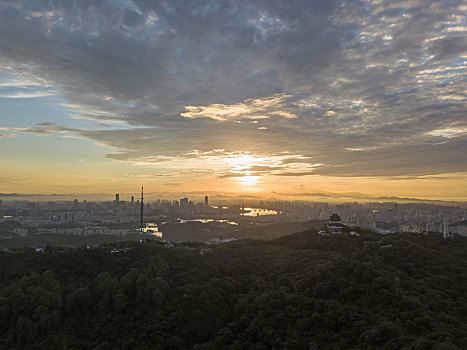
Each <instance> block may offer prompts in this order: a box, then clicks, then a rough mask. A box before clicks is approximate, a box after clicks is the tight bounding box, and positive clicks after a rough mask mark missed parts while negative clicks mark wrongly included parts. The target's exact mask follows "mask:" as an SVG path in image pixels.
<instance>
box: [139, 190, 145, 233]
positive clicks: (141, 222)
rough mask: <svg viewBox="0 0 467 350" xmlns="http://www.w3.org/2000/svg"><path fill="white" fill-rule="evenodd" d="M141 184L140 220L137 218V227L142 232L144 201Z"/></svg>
mask: <svg viewBox="0 0 467 350" xmlns="http://www.w3.org/2000/svg"><path fill="white" fill-rule="evenodd" d="M143 198H144V197H143V186H141V210H140V214H141V216H140V220H139V227H140V229H141V233H143V212H144V203H143Z"/></svg>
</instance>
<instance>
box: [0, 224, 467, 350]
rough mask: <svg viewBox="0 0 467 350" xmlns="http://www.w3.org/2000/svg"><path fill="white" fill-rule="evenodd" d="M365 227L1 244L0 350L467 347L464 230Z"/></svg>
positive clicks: (466, 246) (466, 272) (466, 285)
mask: <svg viewBox="0 0 467 350" xmlns="http://www.w3.org/2000/svg"><path fill="white" fill-rule="evenodd" d="M361 234H362V235H361V236H360V237H353V236H347V235H342V236H319V235H318V234H317V233H316V232H314V231H308V232H302V233H298V234H294V235H291V236H287V237H281V238H279V239H276V240H273V241H255V240H242V241H236V242H232V243H229V244H222V245H218V246H214V247H212V251H209V250H206V249H205V250H203V252H205V253H206V254H204V255H203V256H201V255H200V250H201V249H202V248H203V247H204V246H202V245H197V244H194V243H192V244H179V245H176V246H175V248H170V249H169V248H166V247H164V246H163V245H162V244H161V243H159V242H157V241H151V242H149V243H148V244H146V245H138V244H136V243H131V242H127V243H118V244H119V246H118V247H120V248H123V247H127V248H130V249H128V250H127V251H126V252H120V253H115V254H111V253H110V250H111V247H110V246H107V247H103V248H99V249H90V250H85V249H72V250H66V251H64V250H63V249H62V250H59V249H53V248H48V249H47V250H46V252H45V253H43V254H42V253H34V252H32V251H28V250H21V251H14V252H8V253H2V254H0V347H1V348H5V349H15V348H26V349H112V348H119V349H430V348H431V349H467V319H466V315H467V301H466V297H467V254H466V252H467V239H464V238H462V237H456V238H454V239H449V240H443V239H442V237H441V236H440V235H439V234H428V235H417V234H399V235H391V236H384V237H383V236H378V235H376V234H373V233H370V232H361ZM115 247H117V246H115Z"/></svg>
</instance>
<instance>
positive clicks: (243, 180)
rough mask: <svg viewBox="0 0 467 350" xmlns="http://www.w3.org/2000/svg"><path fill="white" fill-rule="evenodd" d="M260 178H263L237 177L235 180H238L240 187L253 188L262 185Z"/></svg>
mask: <svg viewBox="0 0 467 350" xmlns="http://www.w3.org/2000/svg"><path fill="white" fill-rule="evenodd" d="M260 178H261V176H242V177H235V178H234V179H235V180H237V182H238V183H239V184H240V185H243V186H246V187H251V186H255V185H258V184H260V183H261V180H260Z"/></svg>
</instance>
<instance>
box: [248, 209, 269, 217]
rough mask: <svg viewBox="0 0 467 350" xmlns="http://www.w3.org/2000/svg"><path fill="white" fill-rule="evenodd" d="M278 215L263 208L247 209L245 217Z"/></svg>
mask: <svg viewBox="0 0 467 350" xmlns="http://www.w3.org/2000/svg"><path fill="white" fill-rule="evenodd" d="M263 215H277V211H275V210H269V209H261V208H245V210H244V212H243V216H263Z"/></svg>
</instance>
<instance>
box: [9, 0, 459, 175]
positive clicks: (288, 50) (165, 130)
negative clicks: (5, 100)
mask: <svg viewBox="0 0 467 350" xmlns="http://www.w3.org/2000/svg"><path fill="white" fill-rule="evenodd" d="M463 6H464V5H462V1H457V0H453V1H443V2H439V1H436V2H428V3H426V2H421V1H389V0H381V1H377V2H360V1H332V0H331V1H313V2H310V1H295V2H294V3H293V4H291V3H288V2H277V1H276V2H274V1H268V2H266V1H259V0H258V1H255V0H253V1H248V2H244V3H238V2H233V1H226V2H210V1H196V2H194V1H182V0H176V1H170V2H163V1H156V2H154V1H145V0H138V1H134V2H131V1H125V2H119V1H110V0H109V1H107V0H103V1H86V2H81V1H77V0H67V1H60V0H54V1H51V2H44V3H37V2H36V1H33V0H29V1H28V0H25V1H22V2H21V3H19V2H7V3H5V2H3V3H1V4H0V42H1V43H2V45H0V66H1V67H3V68H2V71H3V73H2V74H8V79H4V80H0V86H3V85H1V84H4V87H5V88H8V89H12V88H17V89H18V91H16V90H15V91H14V93H15V94H17V95H18V96H20V95H22V97H26V96H27V94H28V92H29V93H30V97H33V96H32V95H34V94H41V93H42V94H47V93H52V92H51V91H53V93H56V94H58V95H59V96H60V97H61V98H63V99H65V100H67V102H66V104H65V107H66V108H68V109H69V116H68V117H71V118H73V119H79V120H80V121H83V122H85V121H89V122H97V124H94V125H93V127H92V128H89V129H86V128H84V127H82V128H79V129H77V128H70V127H68V126H67V125H68V122H69V120H63V123H58V122H57V123H55V124H51V123H40V124H38V125H35V126H30V127H29V128H21V130H19V131H21V132H26V133H35V134H41V135H50V134H52V133H62V134H64V135H68V136H75V137H81V138H86V139H90V140H94V141H97V142H99V143H100V144H103V145H106V146H108V147H112V148H114V149H115V151H113V152H112V153H110V154H108V155H107V157H108V158H110V159H114V160H118V161H129V162H137V163H138V164H140V165H141V166H147V164H161V163H162V164H165V165H167V166H168V167H169V168H170V169H171V170H172V171H176V167H177V166H178V167H180V168H179V169H183V168H184V166H186V164H189V166H190V168H191V169H203V167H208V168H209V167H210V165H208V161H209V162H211V163H212V164H214V170H213V171H214V172H217V174H219V176H222V174H229V172H228V171H225V167H226V166H227V165H226V164H227V163H226V159H228V157H229V156H232V155H237V158H238V156H239V155H240V154H243V155H246V154H248V155H250V156H251V155H253V156H255V157H256V158H255V157H253V158H255V159H256V160H257V161H258V160H260V159H263V158H270V159H273V160H274V161H277V162H279V159H280V157H282V156H283V155H284V153H283V152H288V155H294V158H293V157H289V158H287V157H285V158H284V159H281V160H280V162H279V164H263V163H261V161H260V163H261V164H259V165H258V166H271V167H277V166H279V165H282V166H283V169H282V168H281V169H263V170H262V171H259V170H258V174H261V175H278V176H279V175H282V176H304V175H308V174H319V175H323V176H381V177H383V176H423V175H427V174H428V175H433V174H441V173H444V172H462V171H466V170H467V169H466V165H465V164H467V158H466V157H467V154H466V152H465V151H464V150H465V149H466V145H467V135H466V133H465V128H466V127H467V121H466V120H465V111H466V103H467V102H466V93H465V78H466V74H467V66H466V59H467V43H466V41H467V38H466V36H465V35H463V34H464V33H465V32H464V30H465V29H464V28H465V20H464V19H465V11H466V9H465V6H464V7H463ZM8 84H9V85H8ZM40 89H47V90H44V91H42V90H40ZM39 90H40V91H39ZM2 91H3V90H2ZM10 92H11V91H10ZM10 92H8V93H7V92H5V96H7V95H8V94H10ZM1 93H2V92H1V91H0V94H1ZM9 96H10V97H12V96H13V95H11V94H10V95H9ZM101 122H104V123H106V122H112V123H113V124H115V125H116V126H115V127H112V128H109V127H108V126H106V125H102V128H97V129H96V125H100V124H99V123H101ZM121 125H125V127H122V126H121ZM17 129H18V128H17ZM219 149H222V150H223V151H222V152H219V151H216V150H219ZM193 150H196V152H198V153H197V154H193V153H192V154H190V155H188V154H189V153H190V152H193ZM187 162H188V163H187ZM281 162H282V163H281ZM169 164H170V166H169ZM294 164H295V165H294ZM315 164H320V166H313V165H315ZM215 166H219V167H220V168H221V169H220V170H219V171H217V170H215V169H216V168H215ZM242 171H247V170H245V169H244V170H242ZM250 171H251V169H250Z"/></svg>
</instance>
